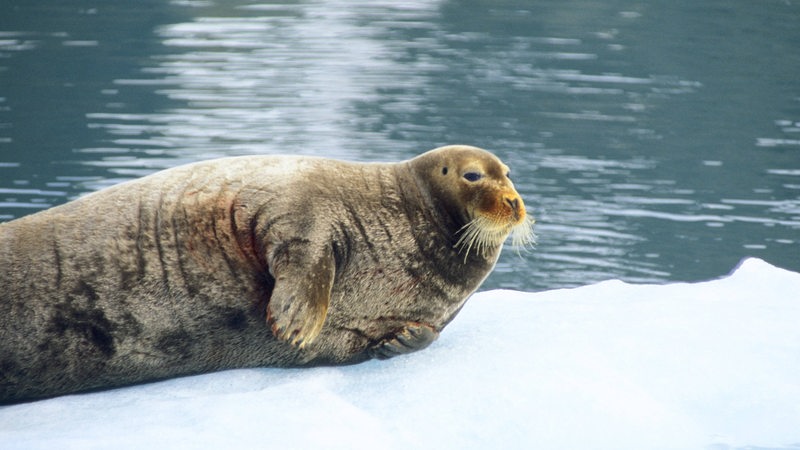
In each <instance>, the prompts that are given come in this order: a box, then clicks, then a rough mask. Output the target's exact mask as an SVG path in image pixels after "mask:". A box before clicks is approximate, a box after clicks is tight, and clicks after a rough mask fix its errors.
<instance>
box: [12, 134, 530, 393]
mask: <svg viewBox="0 0 800 450" xmlns="http://www.w3.org/2000/svg"><path fill="white" fill-rule="evenodd" d="M465 161H467V162H469V164H466V165H470V164H471V166H470V167H472V166H475V167H472V168H471V169H465V168H464V167H466V165H465ZM475 161H478V163H474V162H475ZM443 168H445V170H442V169H443ZM465 170H481V171H482V172H484V175H485V176H484V179H483V180H481V182H479V183H472V182H469V181H465V180H463V179H462V178H459V177H460V176H461V173H459V171H461V172H464V171H465ZM448 171H449V172H450V175H451V176H450V177H449V178H448V177H447V174H445V173H443V172H448ZM505 171H507V168H505V166H502V163H500V162H499V160H497V159H496V158H494V156H492V155H491V154H489V153H487V152H484V151H482V150H479V149H475V148H472V147H465V146H451V147H446V148H442V149H437V150H434V151H431V152H428V153H426V154H423V155H421V156H419V157H417V158H414V159H412V160H409V161H406V162H401V163H394V164H358V163H346V162H341V161H334V160H328V159H321V158H304V157H288V156H284V157H272V156H263V157H259V156H253V157H238V158H226V159H221V160H214V161H207V162H201V163H196V164H191V165H187V166H182V167H177V168H174V169H170V170H166V171H162V172H159V173H156V174H153V175H151V176H148V177H144V178H142V179H139V180H134V181H131V182H127V183H123V184H120V185H117V186H115V187H112V188H109V189H105V190H102V191H99V192H96V193H93V194H90V195H87V196H85V197H83V198H81V199H78V200H76V201H73V202H69V203H67V204H65V205H62V206H58V207H55V208H52V209H49V210H46V211H42V212H40V213H37V214H33V215H30V216H27V217H23V218H20V219H17V220H14V221H11V222H8V223H5V224H0V403H8V402H15V401H22V400H27V399H35V398H42V397H47V396H53V395H60V394H64V393H70V392H78V391H85V390H92V389H99V388H107V387H113V386H121V385H126V384H131V383H138V382H143V381H148V380H155V379H163V378H168V377H173V376H179V375H187V374H196V373H203V372H209V371H214V370H222V369H227V368H235V367H254V366H284V367H285V366H303V365H315V364H348V363H356V362H359V361H363V360H365V359H368V358H370V357H381V358H383V357H389V356H393V355H395V354H399V353H404V352H407V351H413V350H416V349H418V348H422V347H424V346H426V345H427V344H428V343H430V342H431V341H432V340H433V339H435V338H436V336H437V335H438V332H439V331H440V330H441V329H442V328H443V327H444V326H445V325H446V324H447V323H448V322H449V321H450V320H451V319H452V318H453V317H454V315H455V314H456V313H457V312H458V310H459V309H460V308H461V307H462V305H463V304H464V301H465V300H466V298H467V297H468V296H469V295H470V294H471V293H472V292H473V291H474V290H475V289H477V287H478V286H479V285H480V283H481V282H482V281H483V279H484V278H485V277H486V276H487V275H488V274H489V272H490V271H491V269H492V267H493V266H494V264H495V261H496V259H497V256H498V254H499V251H500V248H501V246H502V240H503V239H505V237H506V236H508V233H509V231H510V230H511V229H513V227H514V226H526V227H528V228H529V226H528V225H527V222H526V221H525V220H524V217H525V213H524V207H522V206H521V201H519V202H518V203H517V205H516V206H515V205H514V204H512V203H511V202H510V201H509V200H508V198H513V199H517V200H518V196H517V194H516V192H515V191H514V189H513V186H512V185H511V183H510V181H508V180H507V178H506V177H505V175H506V174H505V173H504V172H505ZM481 183H482V185H481V186H482V187H479V186H478V184H481ZM489 197H495V199H494V200H493V199H489ZM503 198H505V200H503ZM497 199H500V200H497ZM492 202H494V203H492ZM489 204H491V206H490V207H488V208H489V209H487V207H486V205H489ZM482 205H483V206H482ZM498 205H499V206H498ZM492 208H494V209H498V211H489V210H490V209H492ZM500 209H502V210H503V211H505V212H503V211H499V210H500ZM490 212H491V213H492V214H495V215H497V216H498V218H495V219H494V220H495V222H497V223H498V224H499V225H498V226H500V225H503V226H507V228H508V230H507V231H501V232H500V233H499V235H500V238H499V239H500V240H499V242H498V241H495V242H492V243H480V244H475V245H478V246H477V247H476V248H478V249H480V251H478V252H475V251H473V252H469V251H467V252H466V253H465V252H464V251H463V249H459V248H456V245H455V244H456V243H457V242H458V239H459V236H458V233H459V230H461V229H462V227H464V225H465V224H466V223H467V222H469V221H470V220H472V219H474V217H476V215H486V214H488V213H490ZM520 216H522V219H520ZM471 245H472V244H471ZM467 250H469V249H467Z"/></svg>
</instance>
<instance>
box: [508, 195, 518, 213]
mask: <svg viewBox="0 0 800 450" xmlns="http://www.w3.org/2000/svg"><path fill="white" fill-rule="evenodd" d="M506 203H508V204H509V206H511V209H513V210H514V211H517V210H518V209H519V197H506Z"/></svg>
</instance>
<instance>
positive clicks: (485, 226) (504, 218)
mask: <svg viewBox="0 0 800 450" xmlns="http://www.w3.org/2000/svg"><path fill="white" fill-rule="evenodd" d="M499 203H500V204H499V205H498V204H497V203H495V204H493V205H492V207H490V208H487V209H476V210H474V211H467V215H468V217H471V220H470V221H469V222H467V223H466V225H464V226H463V227H461V229H460V230H458V233H457V234H458V241H456V244H455V248H456V249H458V251H459V253H461V252H464V260H465V261H466V259H467V257H468V256H469V253H470V252H471V251H473V250H474V251H475V252H477V253H478V254H480V255H481V256H483V257H484V258H488V257H490V256H491V255H492V254H493V253H494V252H495V251H496V250H497V249H498V248H499V247H500V246H501V245H503V243H504V242H505V241H506V239H508V237H509V235H510V236H511V243H512V245H513V246H514V247H516V248H525V247H528V246H530V245H532V244H533V242H534V236H533V224H534V223H535V220H534V219H533V217H531V216H530V215H529V214H527V212H526V210H525V206H524V204H523V203H522V200H521V199H520V198H519V196H518V195H513V196H503V197H502V200H501V201H500V202H499Z"/></svg>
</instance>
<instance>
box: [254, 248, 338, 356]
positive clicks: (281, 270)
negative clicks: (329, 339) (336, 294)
mask: <svg viewBox="0 0 800 450" xmlns="http://www.w3.org/2000/svg"><path fill="white" fill-rule="evenodd" d="M303 259H305V258H302V257H301V258H296V257H295V258H290V261H291V260H294V261H293V263H287V262H288V261H284V264H278V265H277V267H276V268H275V288H274V289H273V291H272V295H271V296H270V299H269V303H268V304H267V321H268V323H269V324H270V326H271V327H272V333H273V334H274V335H275V336H276V337H277V338H278V339H281V340H284V341H286V342H289V343H290V344H292V345H294V346H296V347H299V348H303V347H305V346H306V345H307V344H309V343H311V342H312V341H313V340H314V338H316V337H317V336H318V335H319V333H320V331H321V330H322V325H323V324H324V323H325V316H326V315H327V313H328V305H329V304H330V298H331V288H332V287H333V277H334V261H333V256H332V255H328V256H323V257H321V258H318V259H316V260H315V261H312V262H308V263H307V264H302V263H301V261H299V260H303Z"/></svg>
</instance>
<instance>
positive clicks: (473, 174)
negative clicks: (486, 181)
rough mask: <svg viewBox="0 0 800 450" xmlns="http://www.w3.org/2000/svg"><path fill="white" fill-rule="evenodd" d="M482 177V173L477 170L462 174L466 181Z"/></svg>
mask: <svg viewBox="0 0 800 450" xmlns="http://www.w3.org/2000/svg"><path fill="white" fill-rule="evenodd" d="M481 178H483V175H481V174H479V173H478V172H467V173H465V174H464V179H465V180H467V181H478V180H480V179H481Z"/></svg>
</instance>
